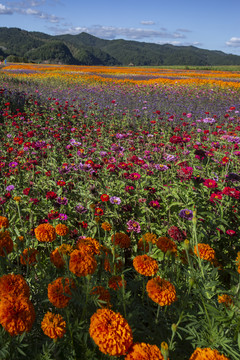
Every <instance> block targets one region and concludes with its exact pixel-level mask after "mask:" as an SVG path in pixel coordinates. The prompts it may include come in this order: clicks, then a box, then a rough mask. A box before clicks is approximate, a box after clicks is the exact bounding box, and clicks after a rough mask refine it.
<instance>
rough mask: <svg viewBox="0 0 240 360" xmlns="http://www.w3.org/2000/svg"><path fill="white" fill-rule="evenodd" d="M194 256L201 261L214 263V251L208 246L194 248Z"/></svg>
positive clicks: (199, 245) (200, 245)
mask: <svg viewBox="0 0 240 360" xmlns="http://www.w3.org/2000/svg"><path fill="white" fill-rule="evenodd" d="M198 253H199V255H198ZM194 254H195V255H197V256H199V257H200V258H201V259H203V260H207V261H210V262H212V261H214V260H215V251H214V250H213V249H212V248H211V246H210V245H208V244H198V245H195V246H194Z"/></svg>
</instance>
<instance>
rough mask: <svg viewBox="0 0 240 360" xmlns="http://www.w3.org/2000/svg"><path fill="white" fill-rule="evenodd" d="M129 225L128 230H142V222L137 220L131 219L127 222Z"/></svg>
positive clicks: (136, 231) (138, 231)
mask: <svg viewBox="0 0 240 360" xmlns="http://www.w3.org/2000/svg"><path fill="white" fill-rule="evenodd" d="M127 226H128V228H127V231H129V232H135V233H140V232H141V227H140V224H139V223H138V222H137V221H135V220H129V221H128V222H127Z"/></svg>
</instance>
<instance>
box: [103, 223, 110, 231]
mask: <svg viewBox="0 0 240 360" xmlns="http://www.w3.org/2000/svg"><path fill="white" fill-rule="evenodd" d="M101 228H102V229H103V230H104V231H111V230H112V226H111V225H110V224H109V223H108V222H107V221H105V222H103V223H102V225H101Z"/></svg>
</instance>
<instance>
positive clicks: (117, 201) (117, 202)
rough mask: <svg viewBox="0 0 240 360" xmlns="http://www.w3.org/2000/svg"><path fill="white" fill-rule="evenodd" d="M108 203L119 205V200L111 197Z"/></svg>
mask: <svg viewBox="0 0 240 360" xmlns="http://www.w3.org/2000/svg"><path fill="white" fill-rule="evenodd" d="M110 203H111V204H114V205H119V204H121V199H120V198H119V197H117V196H112V197H110Z"/></svg>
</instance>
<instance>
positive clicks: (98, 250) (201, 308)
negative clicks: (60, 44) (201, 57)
mask: <svg viewBox="0 0 240 360" xmlns="http://www.w3.org/2000/svg"><path fill="white" fill-rule="evenodd" d="M0 79H1V83H0V139H1V147H0V175H1V181H0V324H1V326H0V359H4V360H13V359H14V360H15V359H17V360H22V359H30V358H31V359H33V360H47V359H48V360H65V359H68V360H85V359H89V360H97V359H98V360H105V359H126V360H135V359H136V360H137V359H140V360H150V359H156V360H159V359H160V360H167V359H169V360H207V359H209V360H226V359H227V360H239V358H240V242H239V238H240V222H239V219H240V216H239V211H240V207H239V204H240V73H239V72H230V71H201V70H183V69H182V70H180V69H159V68H135V67H129V68H121V67H119V68H118V67H113V68H108V67H84V66H82V67H81V66H60V65H59V66H57V65H34V64H18V65H16V64H12V65H9V66H5V67H3V68H2V69H1V71H0Z"/></svg>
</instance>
